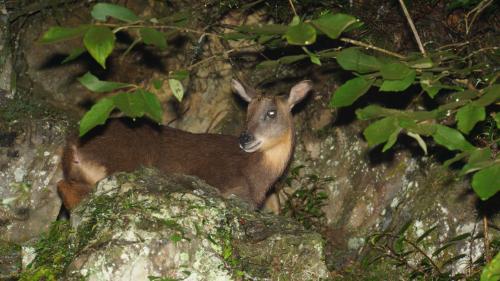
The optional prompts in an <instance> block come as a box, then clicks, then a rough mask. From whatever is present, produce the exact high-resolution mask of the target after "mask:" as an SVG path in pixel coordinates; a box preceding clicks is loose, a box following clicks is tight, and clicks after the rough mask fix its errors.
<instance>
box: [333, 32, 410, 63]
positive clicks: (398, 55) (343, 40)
mask: <svg viewBox="0 0 500 281" xmlns="http://www.w3.org/2000/svg"><path fill="white" fill-rule="evenodd" d="M339 40H340V41H342V42H346V43H350V44H353V45H356V46H360V47H364V48H367V49H372V50H375V51H378V52H381V53H384V54H386V55H390V56H393V57H396V58H399V59H406V57H405V56H403V55H400V54H398V53H394V52H391V51H389V50H386V49H382V48H380V47H377V46H373V45H370V44H367V43H364V42H361V41H358V40H354V39H350V38H344V37H342V38H340V39H339Z"/></svg>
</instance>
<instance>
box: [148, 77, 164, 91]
mask: <svg viewBox="0 0 500 281" xmlns="http://www.w3.org/2000/svg"><path fill="white" fill-rule="evenodd" d="M151 82H152V83H153V87H154V88H155V89H156V90H159V89H161V87H162V86H163V82H165V81H164V80H162V79H153V81H151Z"/></svg>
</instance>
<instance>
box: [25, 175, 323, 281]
mask: <svg viewBox="0 0 500 281" xmlns="http://www.w3.org/2000/svg"><path fill="white" fill-rule="evenodd" d="M63 232H65V233H63V234H61V233H59V234H57V233H56V234H55V235H68V234H66V233H69V236H68V237H67V238H65V239H60V240H59V241H58V242H56V243H55V244H54V245H48V247H49V249H50V248H54V249H58V248H61V247H65V248H66V249H68V250H67V253H66V254H67V255H68V256H67V257H61V259H62V260H64V261H67V263H66V264H65V266H64V268H59V269H58V270H59V271H57V269H55V268H54V267H51V266H52V265H51V264H50V262H52V260H51V257H43V256H41V255H43V253H39V255H40V256H37V257H35V259H34V263H33V265H32V267H31V269H30V270H29V271H28V272H27V273H26V274H28V273H29V274H32V275H35V274H37V273H38V272H39V270H42V269H45V270H47V268H49V271H50V270H52V272H51V274H56V275H57V274H62V277H61V278H62V279H64V280H81V278H85V279H86V280H148V276H155V277H161V278H174V279H176V278H180V279H183V280H240V279H239V278H244V279H252V280H281V279H283V278H285V279H287V280H318V279H320V278H326V277H327V275H328V272H327V269H326V265H325V262H324V253H323V243H324V241H323V240H322V238H321V236H320V235H319V234H317V233H314V232H310V231H306V230H304V229H303V228H302V227H301V226H300V225H298V224H297V223H296V222H294V221H292V220H290V219H288V218H284V217H277V216H273V215H266V214H263V213H258V212H254V211H251V210H250V209H249V207H248V206H247V205H246V203H244V202H241V201H239V199H229V200H224V199H222V198H221V197H219V196H218V195H217V193H216V190H215V189H214V188H212V187H210V186H208V185H206V184H205V183H204V182H202V181H200V180H198V179H197V178H195V177H190V176H180V175H179V176H176V175H172V176H165V175H160V174H159V173H158V172H157V171H156V170H152V169H142V170H139V171H137V172H134V173H129V174H125V173H123V174H117V175H115V176H112V177H110V178H108V179H106V180H103V181H101V182H100V183H99V185H98V187H97V191H96V193H95V194H94V195H93V196H92V197H91V198H89V200H88V201H84V202H83V204H82V205H80V206H79V207H78V208H77V209H76V210H75V211H74V213H73V214H72V216H71V230H69V229H67V230H66V231H63ZM49 239H51V240H52V241H57V239H54V238H49ZM61 241H63V243H67V244H66V245H63V246H61V243H59V242H61ZM57 243H59V244H57ZM49 252H50V250H49ZM46 253H47V252H45V254H46ZM40 261H46V263H43V262H40ZM27 276H29V275H25V277H27Z"/></svg>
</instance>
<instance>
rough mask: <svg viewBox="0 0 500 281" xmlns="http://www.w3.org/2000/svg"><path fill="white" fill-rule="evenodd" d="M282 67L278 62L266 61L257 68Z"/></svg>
mask: <svg viewBox="0 0 500 281" xmlns="http://www.w3.org/2000/svg"><path fill="white" fill-rule="evenodd" d="M279 65H280V62H279V61H278V60H265V61H263V62H261V63H259V64H258V65H257V66H256V67H255V68H257V69H262V68H275V67H278V66H279Z"/></svg>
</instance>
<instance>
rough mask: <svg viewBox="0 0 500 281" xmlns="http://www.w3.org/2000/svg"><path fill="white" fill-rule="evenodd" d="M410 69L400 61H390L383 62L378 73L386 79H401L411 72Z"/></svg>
mask: <svg viewBox="0 0 500 281" xmlns="http://www.w3.org/2000/svg"><path fill="white" fill-rule="evenodd" d="M412 71H413V72H414V71H415V70H412V69H411V68H409V67H408V66H406V65H404V64H402V63H400V62H392V63H386V64H383V65H382V67H381V68H380V73H381V74H382V77H383V78H384V79H388V80H402V79H405V78H407V77H408V76H409V75H411V74H412Z"/></svg>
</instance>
